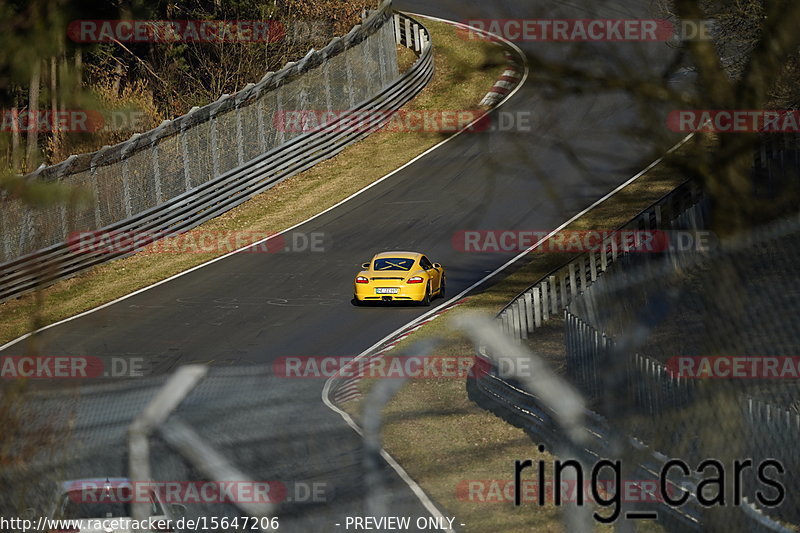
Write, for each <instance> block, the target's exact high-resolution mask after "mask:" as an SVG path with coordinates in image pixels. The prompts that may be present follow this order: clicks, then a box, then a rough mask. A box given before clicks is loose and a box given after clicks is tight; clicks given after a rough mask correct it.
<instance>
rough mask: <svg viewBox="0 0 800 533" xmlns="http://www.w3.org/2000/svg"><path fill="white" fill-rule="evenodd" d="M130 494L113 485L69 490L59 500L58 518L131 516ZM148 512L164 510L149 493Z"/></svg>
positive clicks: (158, 512) (157, 512) (161, 512)
mask: <svg viewBox="0 0 800 533" xmlns="http://www.w3.org/2000/svg"><path fill="white" fill-rule="evenodd" d="M132 499H133V498H132V494H131V491H130V489H128V488H125V489H123V488H120V487H115V488H112V489H111V490H104V489H98V490H91V491H70V492H69V493H67V494H65V495H64V497H63V498H62V500H61V505H60V510H61V512H60V513H59V518H64V519H84V518H115V517H128V516H131V503H130V502H131V500H132ZM149 499H150V501H149V502H148V503H149V512H150V515H151V516H155V515H162V514H164V511H163V510H162V509H161V505H160V504H159V503H158V501H157V500H156V497H155V495H154V494H153V493H152V492H151V493H150V498H149Z"/></svg>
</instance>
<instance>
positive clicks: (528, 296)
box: [522, 291, 535, 333]
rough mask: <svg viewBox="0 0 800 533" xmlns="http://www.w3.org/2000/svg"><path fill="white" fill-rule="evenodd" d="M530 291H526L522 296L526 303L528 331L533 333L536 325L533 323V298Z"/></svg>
mask: <svg viewBox="0 0 800 533" xmlns="http://www.w3.org/2000/svg"><path fill="white" fill-rule="evenodd" d="M532 298H533V297H532V296H531V293H530V291H528V292H526V293H525V295H524V296H523V297H522V301H523V304H524V305H525V323H526V324H527V328H526V329H527V330H528V333H533V331H534V328H535V325H534V323H533V300H532Z"/></svg>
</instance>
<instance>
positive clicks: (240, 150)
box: [234, 103, 244, 165]
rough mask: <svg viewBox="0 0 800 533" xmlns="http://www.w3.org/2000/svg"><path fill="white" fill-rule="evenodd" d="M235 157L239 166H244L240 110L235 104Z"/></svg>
mask: <svg viewBox="0 0 800 533" xmlns="http://www.w3.org/2000/svg"><path fill="white" fill-rule="evenodd" d="M234 112H235V113H236V156H237V159H238V160H239V165H244V133H243V132H242V109H241V107H240V106H239V104H238V103H237V104H236V110H235V111H234Z"/></svg>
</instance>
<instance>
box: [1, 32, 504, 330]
mask: <svg viewBox="0 0 800 533" xmlns="http://www.w3.org/2000/svg"><path fill="white" fill-rule="evenodd" d="M425 25H426V27H428V29H429V30H430V32H431V35H432V39H433V43H434V61H435V68H436V73H435V75H434V78H433V80H432V81H431V82H430V83H429V84H428V86H427V87H426V88H425V89H424V90H423V91H422V92H421V93H420V94H419V95H418V96H417V97H416V98H415V99H414V100H413V101H411V102H409V104H407V105H406V109H409V110H447V109H476V108H478V103H479V102H480V100H481V98H483V96H484V95H485V94H486V91H487V90H488V89H489V88H490V87H491V86H492V84H493V83H494V81H495V80H496V79H497V78H498V77H499V75H500V74H501V73H502V71H503V68H504V66H505V58H504V57H503V54H502V51H501V50H500V49H498V48H497V47H495V46H492V45H490V44H488V43H485V42H477V41H476V42H470V41H465V40H464V39H462V38H460V37H459V36H458V35H457V34H456V30H455V29H454V28H453V27H452V26H450V25H447V24H443V23H438V22H433V21H427V22H426V23H425ZM399 52H400V63H401V66H406V67H407V66H409V65H410V64H411V63H412V62H413V57H412V56H413V54H412V53H411V52H410V51H408V50H407V49H405V48H400V50H399ZM445 137H446V135H444V134H440V133H434V132H378V133H375V134H373V135H371V136H369V137H367V138H366V139H364V140H362V141H361V142H359V143H356V144H354V145H353V146H350V147H349V148H347V149H346V150H344V151H343V152H342V153H341V154H339V155H337V156H336V157H334V158H332V159H330V160H328V161H325V162H323V163H320V164H319V165H317V166H315V167H314V168H312V169H309V170H308V171H306V172H303V173H302V174H298V175H297V176H294V177H292V178H290V179H288V180H286V181H284V182H283V183H281V184H279V185H277V186H275V187H273V188H272V189H270V190H268V191H266V192H264V193H262V194H260V195H258V196H256V197H255V198H253V199H252V200H250V201H248V202H246V203H245V204H243V205H241V206H238V207H237V208H235V209H233V210H231V211H229V212H228V213H225V214H224V215H222V216H220V217H217V218H215V219H214V220H211V221H209V222H208V223H206V224H203V225H202V226H200V227H199V228H198V229H197V230H198V231H208V232H219V233H225V232H231V231H240V232H248V231H253V232H261V233H265V232H266V233H277V232H279V231H281V230H284V229H286V228H288V227H291V226H293V225H294V224H297V223H299V222H301V221H303V220H305V219H307V218H309V217H310V216H313V215H314V214H316V213H319V212H320V211H323V210H325V209H326V208H328V207H330V206H332V205H334V204H336V203H337V202H339V201H341V200H343V199H344V198H346V197H348V196H349V195H351V194H353V193H354V192H356V191H358V190H360V189H362V188H363V187H365V186H367V185H369V184H370V183H372V182H374V181H376V180H377V179H379V178H381V177H382V176H384V175H386V174H388V173H389V172H391V171H392V170H394V169H396V168H398V167H400V166H402V165H403V164H404V163H406V162H407V161H409V160H410V159H412V158H414V157H415V156H417V155H419V154H421V153H422V152H424V151H425V150H427V149H428V148H430V147H432V146H434V145H435V144H437V143H438V142H440V141H441V140H442V139H443V138H445ZM375 154H381V157H375ZM364 161H369V163H370V164H369V165H364V164H363V163H364ZM222 253H223V252H219V253H213V254H212V253H209V254H197V253H186V254H149V253H140V254H137V255H135V256H132V257H129V258H125V259H120V260H117V261H113V262H111V263H108V264H105V265H101V266H99V267H96V268H94V269H93V270H91V271H89V272H87V273H85V274H82V275H79V276H76V277H74V278H71V279H68V280H64V281H61V282H59V283H57V284H55V285H52V286H50V287H48V288H46V289H44V290H42V291H40V292H39V293H38V294H28V295H25V296H23V297H21V298H18V299H16V300H12V301H9V302H5V303H3V304H0V316H2V321H0V344H3V343H5V342H8V341H10V340H12V339H14V338H16V337H18V336H20V335H22V334H24V333H26V332H28V331H31V330H34V329H36V328H38V327H42V326H44V325H47V324H52V323H54V322H57V321H59V320H62V319H64V318H68V317H70V316H73V315H75V314H78V313H81V312H83V311H86V310H88V309H91V308H93V307H95V306H97V305H101V304H103V303H105V302H109V301H111V300H114V299H116V298H119V297H121V296H124V295H126V294H129V293H131V292H133V291H136V290H138V289H140V288H142V287H146V286H148V285H150V284H152V283H155V282H158V281H160V280H163V279H166V278H168V277H170V276H172V275H174V274H177V273H179V272H182V271H185V270H187V269H189V268H192V267H194V266H197V265H199V264H201V263H204V262H206V261H208V260H210V259H213V258H214V257H217V256H219V255H222Z"/></svg>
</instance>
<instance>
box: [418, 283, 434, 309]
mask: <svg viewBox="0 0 800 533" xmlns="http://www.w3.org/2000/svg"><path fill="white" fill-rule="evenodd" d="M419 303H420V304H421V305H423V306H425V307H428V306H429V305H431V284H430V282H428V285H426V286H425V296H423V297H422V300H420V302H419Z"/></svg>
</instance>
